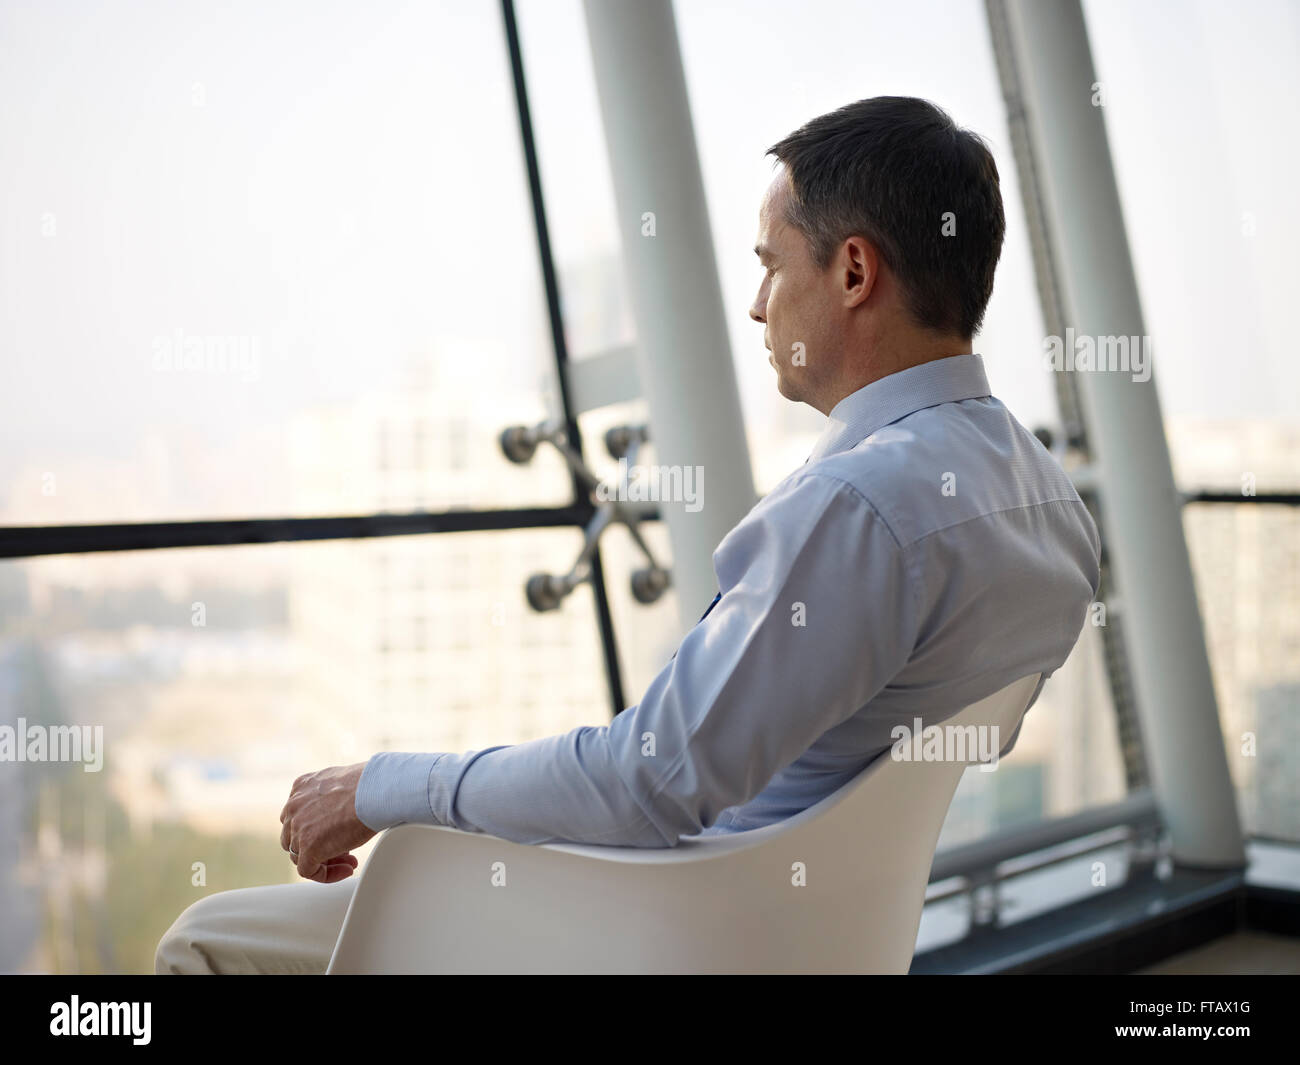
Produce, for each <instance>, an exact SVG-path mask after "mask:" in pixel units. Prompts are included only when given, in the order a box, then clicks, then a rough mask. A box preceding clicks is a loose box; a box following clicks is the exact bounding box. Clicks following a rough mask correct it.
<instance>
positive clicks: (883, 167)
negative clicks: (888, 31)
mask: <svg viewBox="0 0 1300 1065" xmlns="http://www.w3.org/2000/svg"><path fill="white" fill-rule="evenodd" d="M768 154H769V155H773V156H775V157H776V159H777V160H778V162H779V164H780V166H779V169H778V173H777V175H776V178H775V179H774V180H773V182H772V184H771V186H770V187H769V188H768V190H767V194H766V195H765V196H764V198H763V204H762V206H761V208H760V209H759V232H758V245H757V246H756V247H755V251H756V252H757V253H758V255H759V261H760V262H761V263H762V265H763V267H764V271H765V272H764V277H763V282H762V285H761V287H760V288H759V292H758V296H757V298H756V299H755V301H754V305H753V307H751V308H750V317H751V318H753V319H754V320H755V321H759V322H763V323H764V324H765V325H766V327H767V328H766V335H765V342H766V344H767V346H768V347H769V348H770V349H771V351H772V357H771V362H772V364H773V366H774V367H775V368H776V371H777V387H778V388H779V389H780V390H781V394H782V395H784V396H786V397H787V398H788V399H793V400H798V401H801V402H805V403H809V404H811V405H812V406H814V407H816V408H817V409H818V410H821V411H822V412H823V413H827V412H829V410H830V409H831V407H833V406H834V405H835V403H837V402H838V401H839V400H840V399H842V398H843V397H844V396H846V395H848V394H849V393H851V392H854V391H856V390H857V389H858V388H861V387H863V386H864V385H866V384H869V383H870V382H871V381H873V380H877V379H878V378H880V377H883V376H885V375H887V374H890V373H893V372H895V371H897V370H901V369H905V368H907V367H908V366H913V365H917V364H918V363H921V362H928V361H930V360H931V359H935V358H942V357H945V356H947V355H957V354H962V353H964V352H969V351H970V342H971V338H972V337H973V336H974V334H975V332H976V331H977V330H978V329H979V326H980V323H981V321H982V320H983V317H984V309H985V307H987V305H988V301H989V297H990V296H991V295H992V293H993V274H994V270H995V269H996V267H997V263H998V257H999V256H1000V254H1001V251H1002V238H1003V233H1004V231H1005V228H1006V223H1005V219H1004V217H1003V213H1002V194H1001V190H1000V187H999V183H998V171H997V166H996V165H995V164H994V162H993V156H992V155H991V154H990V153H989V150H988V149H987V148H986V147H985V145H984V143H983V141H981V140H980V139H979V137H977V136H976V135H975V134H973V133H970V132H968V131H966V130H962V129H959V128H958V127H957V126H956V125H954V123H953V121H952V119H950V118H949V117H948V116H947V115H946V114H945V113H944V112H943V111H941V110H940V109H939V108H937V107H935V106H934V105H933V104H931V103H928V102H926V101H925V100H918V99H915V98H912V97H905V96H877V97H873V98H872V99H868V100H859V101H858V102H857V103H854V104H849V105H848V106H847V107H842V108H840V109H839V110H838V111H832V112H831V113H830V114H826V115H822V116H821V117H820V118H815V119H813V120H812V121H811V122H808V123H807V124H805V125H804V126H802V127H800V128H799V129H797V130H795V132H793V133H791V134H790V135H789V136H788V137H786V138H785V139H784V140H782V141H780V142H778V143H777V144H775V145H773V146H772V147H771V148H769V149H768Z"/></svg>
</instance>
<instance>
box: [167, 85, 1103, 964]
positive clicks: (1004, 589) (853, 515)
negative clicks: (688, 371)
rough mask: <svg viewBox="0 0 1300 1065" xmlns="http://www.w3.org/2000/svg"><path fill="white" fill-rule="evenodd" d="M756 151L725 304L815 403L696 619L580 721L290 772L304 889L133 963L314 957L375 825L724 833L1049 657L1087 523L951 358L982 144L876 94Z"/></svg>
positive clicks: (988, 234) (974, 264) (1090, 527)
mask: <svg viewBox="0 0 1300 1065" xmlns="http://www.w3.org/2000/svg"><path fill="white" fill-rule="evenodd" d="M768 154H771V155H774V156H776V159H777V161H778V171H777V174H776V177H775V179H774V180H773V182H772V184H771V186H770V188H769V189H768V191H767V193H766V195H765V197H764V199H763V203H762V206H761V208H760V211H759V229H758V244H757V246H756V248H755V251H756V252H757V254H758V257H759V262H760V264H761V265H762V267H763V271H764V273H763V279H762V283H761V285H760V287H759V290H758V295H757V298H756V299H755V301H754V305H753V307H752V308H751V310H750V316H751V317H752V318H753V319H754V320H755V321H756V322H760V323H762V324H763V326H764V340H765V345H766V347H767V348H768V349H769V351H770V355H769V362H770V363H771V365H772V366H773V368H774V369H775V371H776V382H777V388H778V389H779V390H780V392H781V394H782V395H783V396H785V397H786V398H787V399H790V400H792V401H795V402H801V403H807V404H809V405H811V406H813V407H815V408H816V409H817V410H819V411H821V412H822V413H823V414H825V415H827V419H828V420H827V424H826V428H825V431H824V433H823V434H822V436H821V438H820V439H819V440H818V442H817V445H816V447H815V448H814V450H813V453H812V454H811V455H810V456H809V458H808V461H807V463H806V464H805V465H804V466H803V467H802V468H801V469H799V470H796V471H795V472H794V473H792V474H791V475H790V476H788V477H787V478H786V479H785V480H784V481H783V482H781V484H779V485H778V486H777V487H776V488H775V489H773V490H772V492H770V493H769V494H768V495H767V496H766V497H765V498H764V499H763V500H762V501H761V502H759V503H758V504H757V505H756V506H755V507H754V508H753V510H752V511H751V512H750V513H749V514H748V515H747V516H746V517H745V518H744V520H742V521H741V523H740V524H739V525H737V526H736V528H735V529H733V530H732V531H731V532H730V533H729V534H728V535H727V536H726V537H725V538H724V540H723V541H722V543H721V544H720V545H719V546H718V548H717V550H716V551H715V553H714V556H713V558H714V567H715V570H716V573H717V578H718V588H719V595H718V597H717V598H715V600H714V602H713V604H712V605H711V606H710V608H709V610H707V611H706V612H705V616H704V617H703V618H702V619H701V621H700V623H699V624H697V625H696V626H695V627H694V628H693V629H692V630H691V631H690V632H689V633H688V634H687V635H686V637H685V638H684V639H683V640H682V642H681V644H680V646H679V647H678V650H677V653H676V655H675V656H674V657H673V659H672V660H671V661H670V662H669V663H668V664H667V665H666V666H665V667H664V668H663V670H662V672H660V674H659V675H658V676H657V677H656V678H655V680H654V681H653V682H652V683H651V685H650V687H649V689H648V690H647V691H646V693H645V696H644V698H643V699H642V701H641V702H640V703H639V704H638V705H636V706H633V707H629V708H628V709H626V710H624V711H623V712H622V713H621V714H619V715H618V716H617V717H616V718H615V719H614V721H613V722H612V723H611V724H609V725H607V726H602V727H599V728H593V727H584V728H578V729H574V730H573V731H572V732H570V733H568V734H567V735H564V736H554V737H550V738H548V739H543V740H536V741H533V742H530V743H523V744H518V745H514V746H502V747H491V748H488V749H486V750H482V751H471V752H467V753H464V754H401V753H386V754H378V755H375V756H374V757H373V758H371V759H370V760H369V761H368V762H366V763H362V764H358V765H353V766H347V767H342V768H338V767H336V768H330V769H324V770H321V771H320V772H318V773H311V774H308V775H307V776H303V777H299V778H298V780H296V781H295V782H294V785H293V790H292V793H291V794H290V797H289V801H288V802H287V803H286V805H285V807H284V811H283V813H282V815H281V821H282V831H281V836H280V842H281V846H282V847H284V849H285V850H286V851H287V852H288V853H289V857H290V860H291V861H293V862H294V864H295V865H296V867H297V870H298V873H299V874H300V875H301V876H303V877H305V878H306V879H308V880H314V881H317V883H316V884H302V885H283V886H279V887H268V888H252V889H247V890H245V891H234V892H224V893H221V894H218V895H213V896H210V897H208V898H206V899H204V900H202V901H200V902H198V903H196V904H195V905H194V906H191V907H190V908H189V910H187V911H186V912H185V913H184V914H182V915H181V917H180V918H179V919H178V920H177V922H176V924H175V925H174V926H173V927H172V929H171V931H170V932H168V934H167V936H166V937H165V938H164V939H163V941H162V943H161V944H160V946H159V951H158V963H157V964H158V969H159V971H160V972H167V971H170V972H199V971H250V970H251V971H278V972H321V971H323V970H324V968H325V966H326V964H327V963H328V960H329V957H330V953H331V951H332V948H333V945H334V942H335V939H336V937H337V934H338V930H339V927H340V925H341V924H342V920H343V916H344V913H345V911H346V908H347V904H348V901H349V899H350V897H351V891H352V883H353V882H351V881H348V879H347V878H348V877H350V876H351V874H352V873H353V871H354V870H355V868H356V864H357V863H356V859H355V858H354V857H353V856H352V855H351V852H352V851H353V850H354V849H356V848H357V847H358V846H360V845H361V844H363V843H364V842H366V841H367V840H368V839H369V838H370V837H371V836H373V835H374V834H375V833H376V832H378V831H380V830H382V829H384V828H386V827H388V826H390V825H394V824H398V823H401V822H405V821H411V822H426V823H430V824H442V825H453V826H455V827H457V828H461V829H464V830H468V831H478V832H487V833H490V834H492V835H495V836H500V837H503V838H505V839H509V840H514V841H516V842H520V843H543V842H549V841H560V840H567V841H573V842H580V843H597V844H608V845H622V846H635V847H671V846H673V845H675V844H676V843H677V842H678V841H679V840H680V839H681V838H682V837H683V836H690V835H695V834H714V833H721V832H737V831H743V830H745V829H750V828H755V827H758V826H761V825H765V824H770V823H772V822H773V821H777V820H780V819H783V818H786V817H789V816H791V815H793V814H795V813H797V812H798V811H800V810H803V809H805V808H807V807H808V806H810V805H812V804H813V803H815V802H817V801H818V800H819V799H822V798H824V797H825V796H827V795H829V794H831V793H832V792H833V791H835V790H836V789H837V788H839V787H840V786H842V785H843V784H845V783H847V782H848V781H849V780H851V779H852V778H853V776H854V775H856V774H857V773H858V772H859V771H860V770H861V769H862V768H863V767H865V766H866V765H867V764H869V763H870V762H871V761H872V760H873V759H875V758H876V757H878V756H879V755H881V754H882V753H883V752H885V751H886V750H888V749H889V747H890V744H891V735H890V733H891V729H892V728H893V727H894V726H895V725H897V724H899V723H903V724H907V725H910V724H911V723H912V721H913V719H914V718H915V717H918V716H924V719H925V720H926V722H927V723H938V722H941V721H943V720H944V719H945V718H948V717H951V716H953V715H955V714H956V713H957V712H959V711H960V710H961V709H963V708H964V707H966V706H968V705H969V704H971V703H973V702H976V701H978V700H979V699H981V698H983V697H984V696H987V695H989V694H991V693H993V692H994V691H997V690H999V689H1001V688H1003V687H1005V686H1006V685H1007V684H1009V683H1011V682H1012V681H1014V680H1017V679H1019V678H1021V677H1024V676H1027V675H1029V674H1033V673H1041V674H1043V675H1044V678H1046V676H1048V675H1050V674H1051V673H1052V672H1054V671H1055V670H1056V669H1058V668H1059V667H1060V666H1061V664H1062V663H1063V662H1064V661H1065V659H1066V657H1067V656H1068V655H1069V653H1070V650H1071V648H1072V647H1073V645H1074V643H1075V640H1076V639H1077V637H1078V635H1079V632H1080V629H1081V627H1082V625H1083V621H1084V617H1085V614H1086V611H1087V607H1088V605H1089V603H1090V602H1091V601H1092V599H1093V597H1094V596H1095V595H1096V591H1097V583H1098V573H1099V569H1098V567H1099V540H1098V535H1097V530H1096V527H1095V525H1094V524H1093V522H1092V520H1091V518H1090V517H1089V515H1088V512H1087V510H1086V509H1085V507H1084V505H1083V503H1082V502H1081V501H1080V499H1079V496H1078V494H1077V493H1076V492H1075V490H1074V488H1073V486H1072V485H1071V484H1070V481H1069V479H1068V478H1067V477H1066V475H1065V473H1064V472H1063V471H1062V469H1061V468H1060V466H1059V465H1058V464H1057V463H1056V462H1055V460H1054V459H1053V458H1052V457H1051V456H1050V455H1049V454H1048V452H1047V451H1046V450H1045V449H1044V448H1043V447H1042V446H1041V445H1040V444H1039V443H1038V441H1037V440H1036V439H1035V438H1034V436H1033V435H1032V434H1030V433H1029V432H1027V431H1026V430H1025V429H1024V427H1023V426H1021V425H1020V424H1019V423H1018V422H1017V421H1016V420H1015V418H1013V417H1012V416H1011V414H1010V413H1009V412H1008V411H1007V409H1006V408H1005V407H1004V406H1003V405H1002V404H1001V403H1000V402H999V401H998V400H997V399H995V398H993V397H992V396H991V395H990V394H989V386H988V381H987V379H986V377H985V373H984V368H983V363H982V361H981V359H980V356H979V355H977V354H973V353H972V351H971V339H972V337H973V336H974V334H975V333H976V331H977V330H978V328H979V325H980V322H981V320H982V318H983V315H984V309H985V307H986V305H987V304H988V300H989V297H990V295H991V294H992V290H993V275H994V271H995V268H996V266H997V261H998V258H999V255H1000V254H1001V247H1002V239H1003V232H1004V229H1005V223H1004V218H1003V211H1002V200H1001V193H1000V189H999V183H998V174H997V168H996V166H995V165H994V162H993V158H992V156H991V155H990V154H989V152H988V150H987V149H986V148H985V146H984V145H983V143H982V142H981V141H980V140H979V139H978V138H977V137H976V136H974V135H973V134H971V133H969V132H966V131H963V130H960V129H958V128H957V127H956V126H954V125H953V123H952V121H951V120H950V119H949V118H948V116H947V115H946V114H944V113H943V112H942V111H940V110H939V109H938V108H936V107H934V106H933V105H931V104H929V103H926V102H925V101H922V100H916V99H910V98H901V97H879V98H874V99H869V100H862V101H859V102H858V103H855V104H851V105H849V106H847V107H844V108H841V109H840V110H838V111H835V112H833V113H831V114H828V115H823V116H822V117H820V118H817V119H815V120H813V121H812V122H810V123H808V124H807V125H806V126H804V127H803V128H801V129H799V130H797V131H796V132H794V133H792V134H791V135H790V136H788V137H786V138H785V139H784V140H782V141H781V142H779V143H778V144H776V145H775V146H773V147H772V148H771V149H770V150H769V153H768ZM1041 690H1042V682H1041V681H1040V683H1039V685H1038V688H1037V689H1036V690H1035V692H1034V696H1033V698H1034V700H1036V699H1037V697H1038V694H1039V692H1040V691H1041ZM647 734H650V735H653V737H654V744H653V754H647V753H646V751H647V747H646V745H645V737H646V736H647ZM1018 734H1019V730H1018V729H1017V733H1016V735H1018ZM1015 739H1016V736H1012V737H1011V738H1010V739H1009V740H1008V741H1007V743H1006V744H1004V745H1003V753H1005V752H1006V751H1007V750H1010V748H1011V746H1012V745H1013V744H1014V743H1015ZM433 904H436V903H433Z"/></svg>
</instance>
